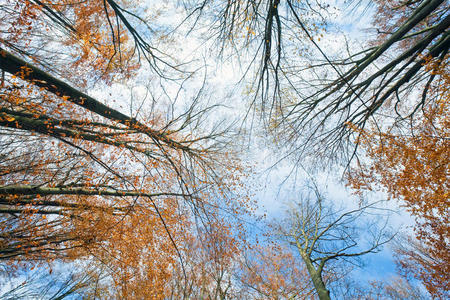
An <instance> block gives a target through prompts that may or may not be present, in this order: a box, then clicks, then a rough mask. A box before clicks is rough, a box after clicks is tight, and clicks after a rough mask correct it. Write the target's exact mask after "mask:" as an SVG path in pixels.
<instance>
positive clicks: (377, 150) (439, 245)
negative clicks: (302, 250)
mask: <svg viewBox="0 0 450 300" xmlns="http://www.w3.org/2000/svg"><path fill="white" fill-rule="evenodd" d="M427 68H430V70H431V72H432V74H434V75H435V76H440V77H441V79H440V80H439V81H438V85H436V86H430V87H429V91H428V94H429V97H430V98H431V97H433V98H434V101H433V102H429V103H424V104H423V107H422V109H421V116H420V117H416V118H415V119H411V120H410V122H409V124H408V126H407V127H406V126H405V127H402V128H399V126H398V125H397V124H394V125H392V126H391V127H389V128H387V129H386V130H382V131H380V130H378V129H375V128H374V126H372V127H369V128H370V129H369V130H365V131H361V132H360V139H359V144H360V146H361V149H362V150H364V151H365V152H364V153H365V158H364V159H361V160H359V161H358V162H357V164H355V165H354V166H353V168H351V169H350V172H349V174H348V183H349V184H350V185H351V186H352V187H353V188H355V189H356V191H357V192H359V193H363V192H364V191H366V190H376V189H380V188H383V189H384V190H385V191H386V192H387V193H388V195H389V197H391V198H393V199H398V200H400V201H401V204H402V206H404V207H406V209H407V210H408V211H409V212H410V213H411V214H412V215H413V216H414V217H415V218H416V226H415V232H416V238H417V241H416V242H413V241H412V240H410V242H411V243H412V245H411V247H412V248H413V249H414V248H416V249H417V250H419V249H421V248H423V247H424V246H425V245H426V247H428V248H429V250H427V251H426V252H427V253H428V254H427V255H429V256H430V257H431V258H432V260H431V261H428V260H421V259H419V258H417V263H418V265H416V266H419V265H421V267H420V269H421V271H420V272H418V273H417V274H416V275H417V278H421V279H422V280H423V283H424V285H425V286H427V288H428V290H429V292H430V293H432V294H439V293H440V292H438V291H441V292H445V291H448V286H447V279H446V275H447V274H448V272H449V270H448V268H447V266H448V261H449V252H448V247H449V245H448V239H449V229H450V228H449V225H448V224H449V214H448V207H449V205H450V203H449V200H448V190H449V187H450V186H449V182H448V173H449V165H450V160H449V157H450V150H449V149H450V142H449V136H448V128H449V119H448V114H449V101H448V99H449V91H448V86H449V76H448V59H447V60H446V61H435V60H432V61H430V62H428V66H427ZM415 244H418V245H423V246H420V247H419V246H417V247H416V246H413V245H415ZM413 252H414V251H406V252H404V254H405V256H404V257H405V258H406V257H407V256H406V253H410V255H411V258H410V259H409V260H410V261H416V260H415V259H414V255H413ZM421 253H423V251H422V250H419V251H418V252H417V257H421V256H422V254H421ZM420 262H422V263H423V264H421V263H420ZM403 263H404V264H405V266H406V265H410V264H409V263H407V262H406V261H404V262H403ZM411 266H413V265H411ZM426 270H428V271H426ZM427 272H428V274H427V275H425V273H427ZM414 273H415V272H414ZM432 278H433V279H432Z"/></svg>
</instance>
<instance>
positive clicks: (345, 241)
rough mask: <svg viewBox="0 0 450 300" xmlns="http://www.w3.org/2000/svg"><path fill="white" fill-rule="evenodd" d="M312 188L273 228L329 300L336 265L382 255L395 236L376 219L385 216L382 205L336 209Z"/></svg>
mask: <svg viewBox="0 0 450 300" xmlns="http://www.w3.org/2000/svg"><path fill="white" fill-rule="evenodd" d="M309 189H310V190H309V193H308V194H306V195H299V198H298V199H297V200H296V201H295V202H293V203H292V204H291V206H290V207H289V210H288V211H287V218H286V220H283V221H281V222H280V223H278V224H276V225H275V227H274V229H275V234H276V236H277V237H278V238H280V239H281V240H282V241H284V242H286V243H288V244H289V245H291V246H292V247H293V248H294V249H295V251H297V252H298V254H299V256H300V257H301V259H302V261H303V262H304V264H305V266H306V269H307V271H308V273H309V276H310V278H311V281H312V283H313V285H314V287H315V290H316V292H317V294H318V296H319V298H320V299H321V300H322V299H330V291H329V289H328V288H327V277H330V276H332V274H333V272H332V270H329V269H328V268H330V267H331V265H332V264H333V262H336V264H343V263H346V262H348V263H353V264H355V263H358V258H360V257H361V256H363V255H366V254H369V253H376V252H379V251H380V250H381V247H382V246H383V245H384V244H386V243H388V242H389V241H390V240H391V239H392V238H393V236H392V235H389V234H388V232H387V231H386V229H387V225H386V224H387V220H385V221H386V222H385V223H384V224H382V226H381V227H380V226H378V225H377V224H379V220H374V216H377V215H378V216H381V215H383V213H385V211H383V210H382V209H381V208H379V207H377V204H379V203H372V204H367V205H363V206H360V207H357V208H355V209H352V210H337V209H335V208H334V207H333V203H331V202H330V201H328V200H326V199H325V198H324V197H323V196H322V195H321V193H320V192H319V190H318V187H317V186H316V185H313V186H312V187H310V188H309ZM367 217H371V218H367ZM327 271H331V272H327Z"/></svg>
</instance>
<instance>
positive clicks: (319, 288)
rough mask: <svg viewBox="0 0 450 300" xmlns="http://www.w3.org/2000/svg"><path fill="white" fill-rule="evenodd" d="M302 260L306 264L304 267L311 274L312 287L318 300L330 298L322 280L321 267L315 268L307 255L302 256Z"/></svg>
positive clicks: (329, 299)
mask: <svg viewBox="0 0 450 300" xmlns="http://www.w3.org/2000/svg"><path fill="white" fill-rule="evenodd" d="M303 261H304V262H305V264H306V269H307V270H308V273H309V275H310V276H311V279H312V282H313V284H314V288H315V289H316V292H317V294H318V295H319V299H320V300H331V298H330V291H329V290H328V289H327V288H326V286H325V283H324V282H323V280H322V269H321V268H320V269H318V270H316V268H314V265H313V264H312V262H311V259H310V258H309V257H303Z"/></svg>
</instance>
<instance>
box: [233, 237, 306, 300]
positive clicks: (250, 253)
mask: <svg viewBox="0 0 450 300" xmlns="http://www.w3.org/2000/svg"><path fill="white" fill-rule="evenodd" d="M241 259H242V262H241V268H240V272H239V273H240V275H239V277H240V281H241V282H242V284H243V285H244V290H248V294H249V297H252V298H255V299H268V298H270V299H306V298H310V297H312V296H313V295H314V292H313V288H312V287H311V285H310V282H309V280H308V277H307V276H308V275H307V271H306V269H305V268H304V267H303V265H302V264H301V262H299V261H298V259H297V258H296V256H295V255H293V253H292V251H290V249H289V248H287V247H285V246H284V245H280V244H278V243H269V244H268V245H264V246H263V245H258V244H257V245H254V246H251V247H249V249H248V250H247V251H246V252H245V253H244V254H243V257H242V258H241Z"/></svg>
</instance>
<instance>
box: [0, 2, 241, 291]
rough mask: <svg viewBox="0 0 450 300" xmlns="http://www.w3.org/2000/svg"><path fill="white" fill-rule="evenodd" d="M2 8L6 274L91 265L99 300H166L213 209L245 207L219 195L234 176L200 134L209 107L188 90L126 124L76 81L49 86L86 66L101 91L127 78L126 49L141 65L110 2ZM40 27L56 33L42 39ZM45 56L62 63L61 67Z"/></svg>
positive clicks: (225, 158) (214, 136)
mask: <svg viewBox="0 0 450 300" xmlns="http://www.w3.org/2000/svg"><path fill="white" fill-rule="evenodd" d="M10 4H11V3H6V4H5V5H2V7H1V9H2V10H1V12H2V15H1V16H0V17H1V18H2V19H3V20H5V21H7V22H5V23H3V22H2V26H6V27H8V26H10V27H11V28H13V29H14V30H12V31H8V30H5V31H4V32H3V31H2V36H1V38H0V42H1V48H0V68H1V69H2V74H3V76H2V81H1V93H0V98H1V99H0V100H1V103H0V126H1V135H2V137H1V140H0V141H1V147H0V151H1V152H0V170H1V171H0V228H1V234H0V259H1V260H2V262H3V263H5V264H6V265H9V270H12V271H14V270H17V269H19V268H20V267H21V266H24V267H26V268H32V267H35V266H36V265H37V266H40V265H42V264H51V263H52V262H53V261H55V260H58V261H74V260H78V259H81V260H90V261H94V262H99V263H100V264H101V265H103V267H104V268H105V269H106V270H107V271H105V274H106V276H108V278H109V279H110V281H109V284H111V287H110V289H109V290H110V296H111V297H117V298H149V297H157V298H164V297H166V296H168V295H169V294H170V288H169V285H170V284H169V283H170V280H171V279H172V277H173V276H175V275H176V274H175V272H176V271H180V270H181V271H182V273H183V275H184V276H183V280H187V274H185V268H184V256H187V254H186V252H185V251H183V250H185V249H186V247H187V245H188V242H189V241H191V240H193V239H196V235H195V231H196V230H197V229H199V228H201V227H202V226H207V224H208V223H209V222H213V221H214V220H216V218H217V212H216V210H218V209H220V208H224V209H226V210H229V211H228V212H227V213H228V215H233V214H234V212H236V213H237V212H239V213H240V212H242V211H243V210H245V209H242V208H239V206H244V205H245V203H244V202H245V201H246V200H244V198H242V199H238V200H237V201H238V202H239V204H236V203H234V202H233V201H234V199H231V198H228V199H227V201H228V202H227V201H225V200H224V198H227V193H228V190H229V189H232V188H233V187H232V186H233V185H234V183H232V182H235V183H236V182H237V181H238V180H237V179H236V180H235V179H234V178H238V177H239V173H240V170H241V167H240V165H239V164H238V160H237V159H235V157H234V155H233V154H232V153H231V152H228V153H227V152H223V151H221V148H220V147H219V146H220V143H218V142H219V141H220V138H221V137H222V136H223V133H224V132H223V131H221V129H220V128H219V127H214V128H213V129H212V130H211V131H209V132H208V131H207V130H203V129H201V128H199V126H200V124H201V122H202V121H203V120H204V116H205V114H206V113H207V112H208V111H209V108H205V107H204V106H203V105H202V104H199V97H201V94H198V95H197V96H196V98H194V99H193V101H192V104H191V105H190V106H189V107H188V108H187V110H186V111H185V112H183V113H181V114H180V115H175V114H174V113H172V114H171V116H172V117H171V118H164V117H163V115H162V112H160V111H157V110H156V109H153V108H151V110H145V109H142V110H140V111H138V112H139V113H140V114H136V116H128V115H126V114H124V113H123V112H121V111H119V110H115V109H113V108H111V107H110V106H108V105H105V104H104V103H102V102H100V101H98V100H97V99H95V98H93V97H91V96H89V95H88V94H86V93H84V92H82V91H81V90H80V86H85V85H83V84H82V83H83V80H84V82H85V83H88V80H86V78H85V77H84V76H85V74H83V75H82V76H81V72H75V73H73V74H74V76H73V77H72V78H70V79H71V80H70V81H63V80H61V79H59V78H57V75H58V74H59V75H63V76H66V77H68V76H69V74H70V73H71V70H73V69H77V68H79V69H81V68H83V66H84V65H85V64H86V65H87V66H89V68H87V69H84V70H83V72H89V70H90V68H94V69H95V70H96V71H99V73H96V74H97V75H98V78H100V79H102V80H105V81H106V82H107V83H111V81H112V80H113V79H114V78H116V76H121V75H123V76H124V77H123V76H122V78H126V77H127V76H131V75H132V72H131V71H132V70H133V69H134V64H135V63H136V61H135V60H134V59H133V58H132V57H131V56H130V55H131V54H133V53H134V52H135V50H133V49H137V50H136V51H137V52H136V53H140V54H141V55H144V57H145V58H146V59H148V60H149V61H150V63H151V64H152V59H153V58H155V56H152V54H151V53H153V52H152V50H151V49H150V48H151V47H150V46H149V45H148V44H146V42H145V41H144V40H143V39H142V37H141V36H140V35H139V34H138V33H137V32H136V30H135V29H134V28H133V26H132V25H130V23H127V19H126V18H125V17H124V13H126V14H128V15H131V16H132V17H133V18H136V19H137V20H140V19H139V17H136V16H135V15H133V14H131V12H130V11H126V10H125V9H123V8H122V7H121V6H119V5H118V4H117V3H116V2H114V1H107V2H103V3H102V2H98V1H88V2H83V3H69V2H65V1H61V2H59V1H58V2H56V1H55V2H52V3H41V2H40V1H34V2H30V1H25V2H23V3H17V9H16V10H13V9H11V7H10V6H8V5H10ZM111 8H112V11H111ZM41 14H45V15H46V16H47V18H43V19H40V17H39V16H40V15H41ZM102 18H103V20H106V21H108V20H109V23H108V22H103V23H102V22H101V21H100V20H101V19H102ZM111 19H113V20H112V21H111ZM41 21H42V22H47V23H46V24H41V23H40V22H41ZM141 21H142V20H141ZM8 22H10V23H8ZM115 22H117V23H115ZM49 24H50V25H52V26H56V27H57V28H60V29H61V28H62V29H61V30H62V31H63V32H64V33H66V34H67V35H57V36H56V38H55V39H53V37H50V36H49V35H48V34H46V32H45V31H46V29H48V26H50V25H49ZM102 24H103V25H102ZM104 24H109V25H107V26H106V27H105V26H104ZM121 24H122V25H121ZM113 25H117V28H115V27H116V26H113ZM102 26H103V27H102ZM121 26H124V27H126V29H127V30H128V34H131V35H132V36H133V39H134V41H135V44H134V46H135V48H133V47H132V46H130V44H129V43H127V42H126V40H127V34H126V33H124V31H123V30H122V29H121ZM105 29H107V30H111V31H110V34H111V35H110V36H108V34H107V32H108V31H106V33H105ZM96 30H97V31H98V32H97V33H96ZM5 35H6V37H5ZM21 37H23V39H22V38H21ZM49 38H51V40H53V41H54V42H55V43H56V45H59V46H61V48H60V49H61V52H60V53H55V56H48V57H46V55H40V53H42V52H46V51H50V50H51V49H52V48H53V47H55V44H51V45H50V44H45V43H44V42H49V40H48V39H49ZM41 42H42V43H44V45H43V47H42V48H41V47H40V43H41ZM5 47H6V48H7V49H9V50H12V51H14V52H15V54H14V53H11V52H10V51H7V50H6V49H5ZM80 47H81V48H80ZM130 47H131V48H130ZM144 50H145V51H146V52H145V54H143V51H144ZM40 51H41V52H40ZM18 55H21V56H22V57H23V58H24V59H22V58H20V57H19V56H18ZM58 55H61V56H62V57H63V58H64V59H68V57H72V58H75V62H72V63H69V64H68V65H66V66H63V65H62V64H61V61H60V60H59V58H61V56H58ZM66 55H67V56H66ZM69 61H70V60H69ZM153 62H155V61H153ZM160 62H161V61H160ZM130 64H131V65H130ZM50 66H51V67H52V68H50ZM153 66H155V65H153ZM53 67H54V68H53ZM65 67H67V68H65ZM44 69H46V70H47V71H49V72H46V71H45V70H44ZM156 69H157V67H155V68H154V70H156ZM62 70H63V71H64V72H62ZM78 75H80V76H81V77H78ZM78 79H81V82H79V80H78ZM68 82H70V83H68ZM200 132H202V133H200ZM197 133H198V134H197ZM231 161H233V163H230V162H231ZM235 163H236V164H235ZM235 171H236V172H235ZM225 173H228V174H233V176H230V177H229V179H227V178H224V177H223V176H222V174H225ZM241 200H244V201H242V202H241ZM235 206H236V207H235ZM194 220H201V222H200V223H195V222H194ZM228 233H229V232H228ZM228 238H230V239H231V233H230V235H225V236H224V237H222V239H223V240H224V241H226V242H227V241H228V240H227V239H228ZM188 254H189V255H191V254H190V253H188Z"/></svg>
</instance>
